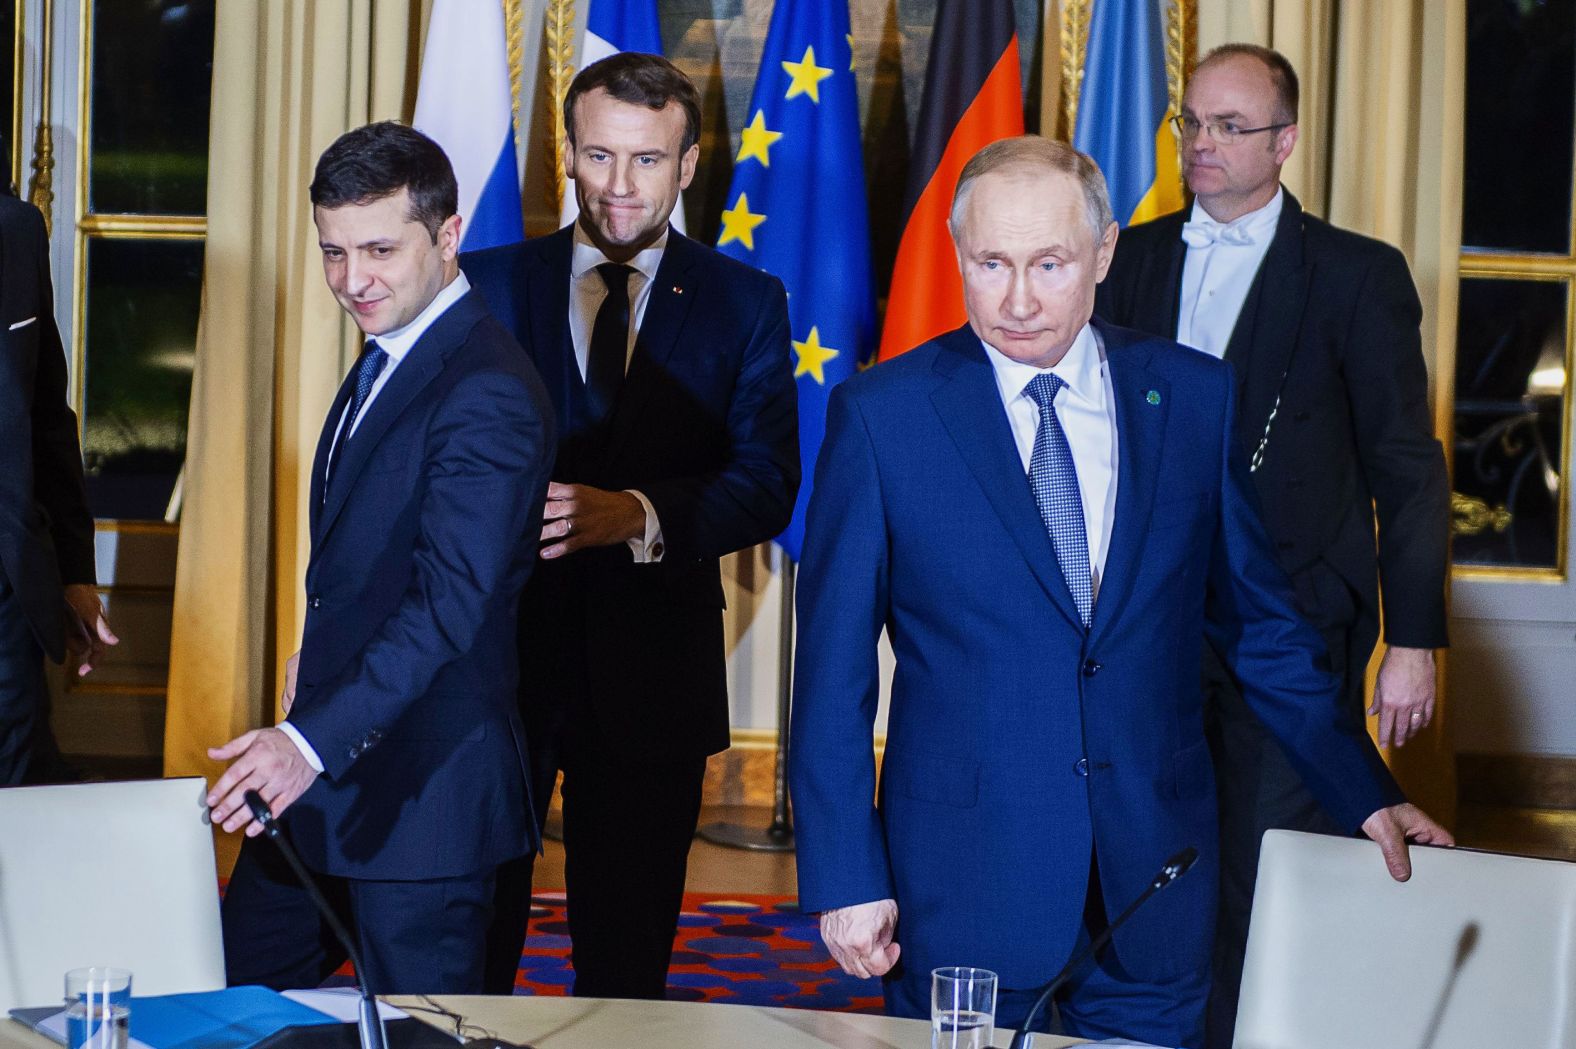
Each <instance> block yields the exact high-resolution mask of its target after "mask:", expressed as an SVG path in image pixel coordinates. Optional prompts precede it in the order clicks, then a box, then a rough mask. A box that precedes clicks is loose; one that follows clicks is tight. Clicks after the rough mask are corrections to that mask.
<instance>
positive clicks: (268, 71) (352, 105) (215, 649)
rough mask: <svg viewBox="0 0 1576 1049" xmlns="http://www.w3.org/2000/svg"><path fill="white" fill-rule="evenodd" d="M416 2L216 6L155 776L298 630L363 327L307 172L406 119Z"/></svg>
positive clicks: (180, 757) (271, 694)
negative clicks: (343, 386)
mask: <svg viewBox="0 0 1576 1049" xmlns="http://www.w3.org/2000/svg"><path fill="white" fill-rule="evenodd" d="M422 13H423V12H422V2H421V0H335V2H333V3H314V2H311V0H269V2H268V3H255V4H254V3H235V4H230V3H227V4H220V5H219V11H218V19H217V25H216V29H215V39H214V76H213V102H212V115H211V118H210V124H211V128H210V136H211V137H210V146H209V167H208V241H207V253H206V258H205V262H204V272H203V293H202V313H201V320H200V322H199V324H198V334H197V364H196V371H195V374H194V376H193V381H192V400H191V422H190V429H189V448H190V455H189V457H188V460H187V466H186V497H185V508H184V512H183V514H182V519H181V537H180V551H179V556H178V559H177V562H176V573H175V610H174V622H173V629H172V637H171V643H170V678H169V704H168V711H167V717H166V727H165V741H164V768H165V774H166V775H171V776H178V775H200V776H206V777H209V778H210V780H211V779H212V778H213V776H214V775H216V773H217V772H218V771H219V770H218V768H217V766H215V765H214V763H212V762H210V761H209V760H208V758H207V755H206V750H207V748H208V747H211V746H215V745H217V744H219V743H221V742H223V741H225V740H227V739H230V738H232V737H234V736H236V735H238V734H240V733H241V732H244V731H246V730H247V729H250V728H255V727H257V726H258V725H263V724H271V723H272V722H273V719H274V717H275V709H274V705H275V704H276V703H277V698H278V691H279V688H278V686H279V682H280V681H281V680H282V677H281V675H282V668H283V662H284V659H285V657H286V656H288V655H289V653H291V652H292V651H294V650H295V646H296V644H297V641H298V639H299V637H300V627H301V621H302V608H301V601H302V597H301V579H302V577H303V574H304V571H305V567H306V559H307V554H308V543H307V533H306V527H307V526H306V513H305V506H306V499H307V486H308V480H309V474H310V471H311V463H312V455H313V451H314V448H315V445H316V441H317V435H318V428H319V427H320V426H321V424H322V420H323V417H324V415H325V414H326V413H327V411H328V408H329V405H330V403H331V401H332V400H333V397H334V392H335V390H336V389H337V388H338V385H339V382H340V379H341V377H342V376H343V375H344V374H345V370H346V369H347V368H348V367H349V362H350V361H351V360H353V359H354V357H355V354H356V352H357V347H358V344H359V339H357V338H356V337H355V334H354V329H353V328H352V327H351V326H350V325H349V324H348V322H347V321H346V320H345V318H344V316H343V314H342V313H341V312H340V310H339V308H338V306H337V305H336V304H335V302H334V300H333V298H332V296H330V295H329V293H328V290H327V288H326V287H325V286H324V283H323V277H322V268H321V262H320V261H319V253H318V247H317V236H316V232H315V229H314V227H313V225H312V216H311V208H310V204H309V203H308V200H307V186H308V184H309V182H310V181H311V177H312V169H313V166H314V164H315V163H316V159H317V156H318V154H319V153H320V152H321V151H322V150H323V149H324V148H325V147H326V146H327V145H328V144H329V143H330V142H332V141H333V140H334V138H335V137H337V136H338V135H339V134H340V133H342V132H344V131H346V130H348V129H349V128H352V127H355V126H358V125H360V124H364V123H366V122H368V121H371V120H380V119H387V118H400V117H402V116H403V117H406V118H408V116H409V113H410V110H411V108H412V103H413V99H414V90H415V70H416V67H417V59H418V57H419V54H420V51H419V30H420V26H421V25H422V24H423V20H422ZM221 840H222V847H221V857H223V858H226V859H227V858H228V854H229V853H230V851H231V849H232V848H233V847H234V844H235V843H234V842H233V840H229V839H221ZM222 866H223V867H224V868H225V869H228V866H229V864H228V863H223V864H222Z"/></svg>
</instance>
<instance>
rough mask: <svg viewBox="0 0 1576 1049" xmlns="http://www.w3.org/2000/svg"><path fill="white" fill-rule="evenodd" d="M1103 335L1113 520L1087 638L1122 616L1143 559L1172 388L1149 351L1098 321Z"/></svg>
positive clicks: (1095, 637)
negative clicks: (1112, 432)
mask: <svg viewBox="0 0 1576 1049" xmlns="http://www.w3.org/2000/svg"><path fill="white" fill-rule="evenodd" d="M1097 327H1098V328H1099V331H1100V334H1101V336H1102V337H1103V338H1104V339H1105V346H1106V364H1107V367H1108V368H1109V369H1110V374H1111V392H1112V394H1113V395H1114V396H1115V398H1116V403H1115V406H1114V407H1115V409H1116V434H1117V437H1116V455H1117V482H1116V519H1115V520H1114V521H1113V522H1112V525H1111V546H1110V548H1109V549H1108V550H1107V551H1106V556H1105V571H1104V573H1103V574H1102V575H1101V578H1100V594H1099V596H1098V597H1097V598H1096V599H1095V603H1094V618H1093V621H1092V622H1091V623H1090V626H1089V630H1090V642H1091V643H1094V642H1096V641H1098V640H1099V637H1100V635H1101V633H1103V632H1104V630H1105V629H1106V628H1107V626H1108V625H1109V624H1111V623H1112V622H1114V621H1115V620H1116V618H1117V617H1118V616H1119V615H1120V614H1121V611H1122V606H1123V605H1124V604H1125V603H1126V601H1127V595H1128V593H1129V592H1130V591H1131V590H1132V587H1133V580H1134V579H1135V578H1136V575H1137V572H1138V569H1139V566H1140V565H1141V563H1142V561H1143V557H1144V542H1145V540H1146V539H1147V537H1148V535H1149V518H1150V511H1151V510H1152V509H1153V507H1154V504H1155V488H1156V486H1157V484H1158V482H1159V476H1160V450H1161V443H1162V441H1163V440H1164V437H1165V431H1166V416H1167V414H1168V412H1169V411H1170V406H1171V386H1170V384H1169V383H1168V382H1167V381H1166V380H1165V379H1163V378H1161V377H1160V376H1159V375H1156V374H1155V373H1153V372H1152V371H1150V370H1149V367H1148V364H1149V355H1148V354H1147V353H1146V352H1144V350H1143V349H1142V346H1141V344H1140V345H1139V346H1133V345H1130V344H1128V343H1126V341H1125V340H1124V339H1123V338H1122V336H1120V335H1118V334H1115V333H1113V332H1112V331H1111V330H1110V329H1108V328H1106V327H1105V326H1104V325H1099V324H1098V322H1097Z"/></svg>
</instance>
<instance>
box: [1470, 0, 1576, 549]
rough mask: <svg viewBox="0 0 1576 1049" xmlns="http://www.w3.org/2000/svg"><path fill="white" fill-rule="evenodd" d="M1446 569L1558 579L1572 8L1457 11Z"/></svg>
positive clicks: (1515, 5)
mask: <svg viewBox="0 0 1576 1049" xmlns="http://www.w3.org/2000/svg"><path fill="white" fill-rule="evenodd" d="M1467 12H1468V15H1467V17H1468V27H1467V32H1468V37H1467V85H1466V89H1467V90H1466V95H1467V111H1466V125H1465V142H1464V151H1465V172H1464V174H1465V180H1464V185H1463V202H1462V215H1461V240H1462V251H1461V296H1460V316H1459V319H1458V328H1457V342H1456V383H1455V385H1456V404H1455V428H1454V455H1455V492H1454V498H1453V502H1454V509H1455V519H1454V532H1455V562H1456V564H1457V565H1458V566H1461V567H1464V568H1465V569H1466V570H1467V571H1466V574H1467V575H1469V576H1470V575H1471V574H1472V571H1473V570H1474V569H1475V570H1479V571H1482V570H1485V569H1486V570H1489V571H1491V572H1495V573H1498V572H1503V571H1509V572H1511V573H1514V574H1516V575H1518V576H1531V577H1538V576H1544V577H1549V578H1555V579H1562V578H1564V573H1565V556H1564V552H1565V548H1566V528H1567V523H1566V513H1565V507H1566V506H1567V505H1568V502H1569V498H1570V491H1569V486H1568V484H1567V481H1566V477H1565V469H1564V462H1565V459H1566V457H1567V455H1568V450H1569V445H1570V422H1569V415H1570V379H1569V376H1570V367H1571V340H1572V316H1573V315H1572V306H1573V301H1572V296H1571V281H1572V279H1573V278H1576V251H1573V247H1576V245H1573V243H1572V232H1571V230H1572V226H1571V220H1572V206H1571V201H1572V171H1573V166H1576V156H1573V154H1576V5H1571V4H1569V3H1553V2H1539V0H1469V3H1468V5H1467Z"/></svg>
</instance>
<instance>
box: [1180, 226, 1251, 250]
mask: <svg viewBox="0 0 1576 1049" xmlns="http://www.w3.org/2000/svg"><path fill="white" fill-rule="evenodd" d="M1182 241H1183V243H1185V244H1186V245H1187V246H1188V247H1190V248H1207V247H1209V246H1210V245H1212V244H1230V245H1233V246H1236V247H1246V246H1247V245H1249V244H1252V243H1253V233H1252V232H1251V231H1250V230H1249V229H1248V228H1247V226H1245V225H1244V224H1242V223H1237V222H1226V223H1221V222H1216V221H1215V220H1214V219H1198V220H1196V221H1194V222H1185V223H1183V224H1182Z"/></svg>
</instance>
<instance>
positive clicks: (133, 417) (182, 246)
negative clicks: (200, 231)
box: [83, 238, 203, 519]
mask: <svg viewBox="0 0 1576 1049" xmlns="http://www.w3.org/2000/svg"><path fill="white" fill-rule="evenodd" d="M87 253H88V258H87V291H86V294H87V325H86V330H87V343H86V350H85V353H86V361H85V366H84V371H85V374H86V377H87V387H86V390H85V393H84V395H83V408H84V419H83V457H84V459H85V460H86V462H87V467H88V502H89V504H90V505H91V506H92V508H93V513H94V516H96V517H119V518H141V519H159V518H162V517H163V516H164V511H165V507H166V506H168V504H169V501H170V493H171V492H172V491H173V490H174V488H175V478H176V476H177V475H178V474H179V473H180V469H181V463H182V461H183V460H184V459H185V456H186V411H187V407H188V406H189V404H190V402H191V388H192V361H193V359H194V357H195V347H196V342H197V308H198V303H199V300H200V298H201V290H202V257H203V242H202V241H200V240H108V239H102V238H92V239H89V240H88V241H87Z"/></svg>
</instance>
